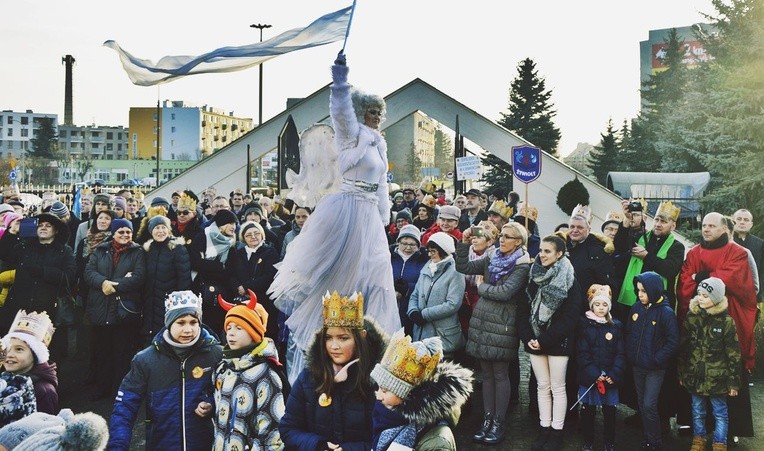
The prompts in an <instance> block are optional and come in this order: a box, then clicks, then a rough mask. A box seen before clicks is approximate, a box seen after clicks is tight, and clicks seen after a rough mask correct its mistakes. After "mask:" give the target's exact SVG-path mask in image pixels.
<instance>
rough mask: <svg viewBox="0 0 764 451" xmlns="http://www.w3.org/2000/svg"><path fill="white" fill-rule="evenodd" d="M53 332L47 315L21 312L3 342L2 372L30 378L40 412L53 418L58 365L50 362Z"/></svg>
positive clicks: (56, 396) (17, 314)
mask: <svg viewBox="0 0 764 451" xmlns="http://www.w3.org/2000/svg"><path fill="white" fill-rule="evenodd" d="M54 330H55V329H54V328H53V323H52V322H51V320H50V317H48V314H47V313H46V312H42V313H37V312H31V313H27V312H25V311H24V310H19V312H18V313H16V317H15V318H14V320H13V325H11V329H10V330H9V331H8V334H7V335H6V336H5V337H3V339H2V346H3V349H4V350H5V353H6V356H5V361H4V362H3V370H4V371H6V372H8V373H11V374H13V375H16V376H28V377H29V378H30V379H31V380H32V384H33V386H34V399H35V401H36V404H37V409H36V410H37V412H45V413H49V414H51V415H55V414H57V413H58V376H57V374H56V364H55V363H50V362H48V359H49V358H50V353H49V352H48V345H50V341H51V339H52V338H53V331H54Z"/></svg>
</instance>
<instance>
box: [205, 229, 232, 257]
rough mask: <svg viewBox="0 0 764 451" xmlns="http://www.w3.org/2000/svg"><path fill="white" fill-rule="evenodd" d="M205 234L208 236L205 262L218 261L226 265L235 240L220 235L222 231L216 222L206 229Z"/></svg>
mask: <svg viewBox="0 0 764 451" xmlns="http://www.w3.org/2000/svg"><path fill="white" fill-rule="evenodd" d="M204 234H205V235H206V236H207V249H206V250H205V252H204V259H205V260H215V258H217V257H220V258H219V259H218V260H219V261H220V263H225V262H226V260H228V251H229V250H230V249H231V246H233V243H234V241H233V238H230V237H227V236H225V235H223V234H222V233H220V229H219V228H218V226H217V224H215V223H214V222H213V223H212V224H210V225H209V226H207V228H206V229H204Z"/></svg>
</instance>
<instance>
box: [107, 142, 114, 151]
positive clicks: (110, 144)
mask: <svg viewBox="0 0 764 451" xmlns="http://www.w3.org/2000/svg"><path fill="white" fill-rule="evenodd" d="M113 147H114V145H113V144H112V143H107V144H106V151H107V152H111V151H112V150H114V149H113Z"/></svg>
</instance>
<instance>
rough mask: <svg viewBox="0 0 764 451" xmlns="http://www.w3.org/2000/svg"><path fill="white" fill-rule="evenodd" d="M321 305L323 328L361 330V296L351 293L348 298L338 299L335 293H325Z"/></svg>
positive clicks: (358, 293)
mask: <svg viewBox="0 0 764 451" xmlns="http://www.w3.org/2000/svg"><path fill="white" fill-rule="evenodd" d="M321 303H322V304H323V307H324V327H349V328H351V329H363V294H361V292H360V291H358V292H356V293H353V295H352V296H350V297H349V298H348V297H347V296H343V297H340V295H339V293H337V292H336V291H335V292H334V293H332V294H329V292H328V291H327V292H326V294H325V295H324V297H323V299H322V300H321Z"/></svg>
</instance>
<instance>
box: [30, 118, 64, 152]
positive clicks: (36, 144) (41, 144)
mask: <svg viewBox="0 0 764 451" xmlns="http://www.w3.org/2000/svg"><path fill="white" fill-rule="evenodd" d="M57 152H58V134H57V133H56V129H55V128H54V127H53V119H51V118H49V117H42V118H40V127H39V128H38V129H37V133H36V134H35V136H34V137H33V138H32V148H31V149H30V150H29V151H28V153H29V155H30V156H32V157H40V158H48V159H55V158H56V153H57Z"/></svg>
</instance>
